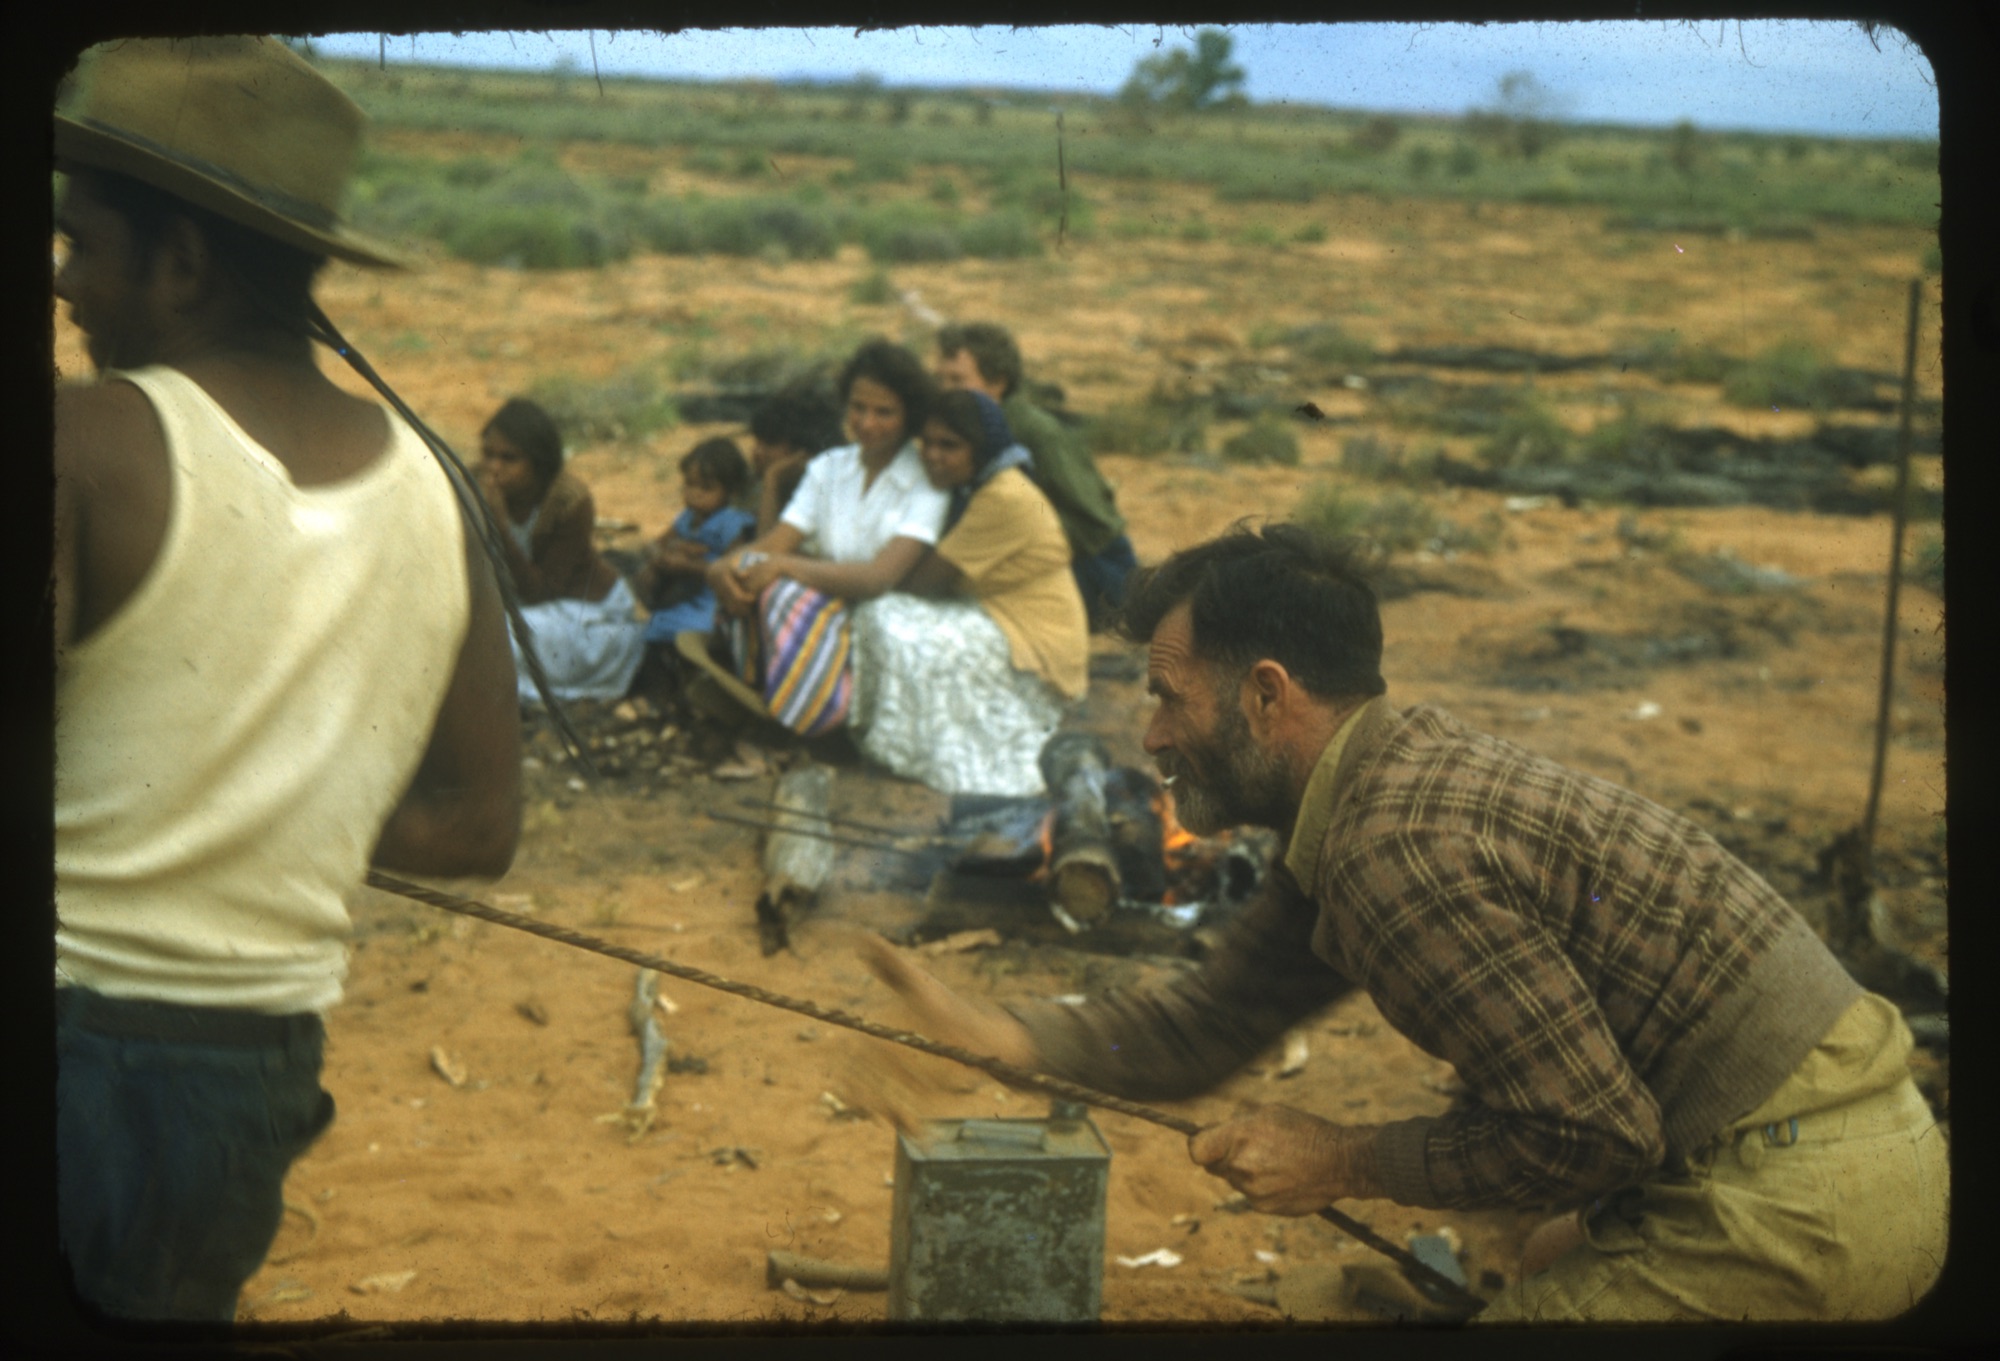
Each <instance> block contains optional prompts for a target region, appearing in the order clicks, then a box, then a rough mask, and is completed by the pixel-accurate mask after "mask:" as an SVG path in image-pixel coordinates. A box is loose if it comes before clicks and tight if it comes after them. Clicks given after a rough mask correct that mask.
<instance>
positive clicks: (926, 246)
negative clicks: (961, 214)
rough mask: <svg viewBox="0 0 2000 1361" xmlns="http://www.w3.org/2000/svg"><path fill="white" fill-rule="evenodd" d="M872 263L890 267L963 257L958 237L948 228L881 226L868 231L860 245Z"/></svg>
mask: <svg viewBox="0 0 2000 1361" xmlns="http://www.w3.org/2000/svg"><path fill="white" fill-rule="evenodd" d="M863 244H864V245H865V246H867V248H868V256H869V258H870V259H872V260H881V261H886V262H889V263H893V264H922V263H926V262H937V261H944V260H956V259H958V258H959V257H960V256H962V255H964V254H965V247H964V246H963V245H961V244H960V243H959V239H958V233H956V232H954V231H953V230H952V229H951V228H949V227H944V226H934V225H933V226H926V225H924V224H922V223H908V224H905V225H902V226H895V225H890V226H883V227H878V228H876V229H875V230H873V231H871V232H870V233H869V234H868V236H867V238H866V240H865V241H864V242H863Z"/></svg>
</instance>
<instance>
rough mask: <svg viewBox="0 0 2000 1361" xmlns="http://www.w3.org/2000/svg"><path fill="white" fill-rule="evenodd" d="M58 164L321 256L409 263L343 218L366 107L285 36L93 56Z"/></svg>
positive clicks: (59, 124) (151, 44)
mask: <svg viewBox="0 0 2000 1361" xmlns="http://www.w3.org/2000/svg"><path fill="white" fill-rule="evenodd" d="M85 59H86V60H87V61H88V62H89V63H90V66H89V70H88V74H87V76H86V77H85V78H86V80H87V81H88V88H87V89H86V92H85V94H84V99H83V104H82V107H81V108H80V109H79V110H78V111H77V113H76V114H75V116H73V117H72V116H68V115H64V114H57V115H56V116H55V153H56V168H57V169H59V170H67V169H97V170H108V171H113V172H115V173H117V174H120V175H128V176H130V177H131V178H133V179H135V180H140V181H143V182H144V183H146V184H150V185H152V186H154V187H155V188H157V189H163V190H165V191H166V192H168V193H170V194H173V195H174V196H176V197H177V198H181V199H185V200H186V201H187V202H189V203H192V204H194V205H196V206H197V207H200V208H205V209H207V210H208V211H210V212H212V213H215V214H216V215H217V216H219V217H224V218H227V219H228V220H229V221H231V222H235V223H238V224H240V225H242V226H245V227H248V228H250V229H251V230H253V231H255V232H258V233H260V234H262V235H264V236H269V237H272V238H274V239H276V240H279V241H282V242H284V243H285V244H286V245H289V246H294V247H297V248H298V249H300V250H303V251H308V252H310V253H312V254H314V255H330V256H333V257H335V258H337V259H341V260H347V261H350V262H352V263H354V264H357V265H368V266H372V267H374V268H377V269H405V268H408V264H409V262H408V261H407V260H406V259H405V258H404V257H402V256H401V255H399V254H398V253H397V252H396V251H395V250H394V249H393V248H391V247H390V246H387V245H385V244H383V243H381V242H377V241H373V240H370V239H369V238H368V237H366V236H364V235H363V234H361V233H359V232H356V231H355V230H353V229H352V228H351V227H349V226H348V225H347V224H346V223H345V222H343V221H342V220H341V217H340V205H341V198H342V196H343V195H344V194H345V192H346V190H347V185H348V182H349V181H350V180H351V179H353V177H354V167H355V163H356V162H357V160H358V159H359V158H360V154H361V134H362V129H363V128H364V127H365V126H366V124H367V115H365V114H364V113H362V112H361V109H360V107H359V106H358V105H356V104H355V102H354V101H353V100H351V99H349V98H348V97H347V96H346V95H345V94H343V93H341V91H340V90H338V89H337V88H335V87H334V85H333V83H332V82H331V81H329V80H327V78H326V77H325V76H323V75H321V74H320V73H319V72H317V71H315V70H313V68H312V67H311V66H310V65H308V64H307V63H306V62H305V61H304V60H303V59H302V58H300V57H299V56H298V55H297V54H296V53H294V52H293V51H291V49H289V48H287V47H286V46H285V45H284V44H283V43H281V42H278V41H277V40H275V39H272V38H262V37H220V38H134V39H129V40H125V41H120V42H112V43H105V44H103V45H101V46H99V47H96V48H93V49H91V51H90V52H89V53H86V54H85Z"/></svg>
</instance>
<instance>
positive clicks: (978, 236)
mask: <svg viewBox="0 0 2000 1361" xmlns="http://www.w3.org/2000/svg"><path fill="white" fill-rule="evenodd" d="M958 241H959V245H960V246H961V247H963V248H964V250H965V253H966V254H967V255H970V256H973V257H975V258H976V259H981V260H1020V259H1025V258H1028V257H1030V256H1035V255H1040V254H1041V253H1042V242H1041V239H1040V238H1039V237H1038V236H1036V235H1035V228H1034V224H1033V223H1031V222H1030V221H1029V220H1028V218H1027V216H1026V215H1025V214H1023V213H1021V212H1019V211H1018V210H1016V209H1012V208H1003V209H1001V210H1000V211H999V212H995V213H982V214H980V215H979V216H978V217H974V218H969V219H967V220H966V221H965V222H964V223H962V224H961V225H960V226H959V228H958Z"/></svg>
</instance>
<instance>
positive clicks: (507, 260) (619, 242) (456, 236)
mask: <svg viewBox="0 0 2000 1361" xmlns="http://www.w3.org/2000/svg"><path fill="white" fill-rule="evenodd" d="M444 244H445V248H446V249H447V250H449V251H450V252H451V253H452V254H453V255H456V256H457V257H458V258H459V259H461V260H470V261H471V262H472V263H473V264H476V265H506V266H510V267H513V268H516V269H585V268H590V267H594V266H597V265H605V264H609V263H611V262H612V261H614V260H623V259H624V258H625V257H626V256H628V255H630V254H631V253H632V245H631V240H630V238H629V237H627V236H626V235H625V234H624V233H623V232H621V231H618V230H616V229H613V228H610V227H607V226H606V225H605V224H603V223H600V222H596V221H591V220H589V219H587V218H583V217H580V216H578V215H577V214H575V213H573V212H571V211H568V210H566V209H564V208H562V207H561V206H559V205H556V204H526V205H513V204H499V205H495V206H492V207H486V208H483V209H480V210H476V211H475V212H474V214H472V215H469V216H466V217H464V218H461V219H460V220H459V221H457V222H455V223H453V224H452V225H451V226H450V227H449V228H448V229H447V230H446V232H445V236H444Z"/></svg>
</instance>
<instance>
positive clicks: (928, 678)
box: [849, 390, 1090, 795]
mask: <svg viewBox="0 0 2000 1361" xmlns="http://www.w3.org/2000/svg"><path fill="white" fill-rule="evenodd" d="M922 452H923V461H924V471H925V473H926V475H927V476H928V477H929V478H930V482H931V485H932V486H934V487H936V488H937V489H938V490H940V491H943V492H947V493H949V495H950V497H951V501H950V508H949V510H948V511H947V512H946V517H945V531H944V534H943V536H942V537H941V538H940V539H939V540H938V542H937V547H936V549H935V550H934V551H933V552H932V553H931V554H930V555H929V556H927V557H926V558H925V559H924V561H923V562H922V563H920V564H919V565H918V567H917V568H916V570H915V571H913V572H912V573H911V574H910V575H909V576H908V577H907V578H905V579H904V581H903V583H902V586H901V587H900V588H899V591H898V592H897V593H893V594H889V595H884V596H880V597H878V598H876V599H874V600H871V601H869V602H867V603H866V604H863V605H861V606H859V607H857V608H856V609H855V611H854V619H853V636H854V643H853V667H854V703H853V709H852V712H851V714H850V716H849V723H850V725H851V726H852V729H853V731H854V734H855V739H856V745H858V746H859V747H860V748H861V750H862V752H863V753H865V754H866V755H867V756H868V757H870V758H871V759H872V760H875V761H877V762H879V763H880V764H882V765H884V766H887V767H888V768H889V769H890V770H892V771H894V772H896V773H897V774H898V775H902V776H906V777H907V778H909V779H913V780H921V781H923V783H925V784H927V785H929V786H931V787H932V788H933V789H938V790H942V791H944V792H945V793H950V794H1012V795H1027V794H1034V793H1037V792H1039V791H1040V790H1041V788H1042V776H1041V771H1040V769H1039V767H1038V765H1037V759H1036V758H1037V757H1038V756H1039V755H1040V753H1041V750H1042V744H1043V743H1044V742H1046V741H1047V740H1048V738H1049V735H1050V734H1051V733H1053V732H1054V731H1055V730H1056V726H1057V724H1058V723H1060V722H1061V721H1062V717H1063V715H1064V713H1065V712H1066V711H1067V710H1068V709H1069V707H1070V706H1071V705H1072V704H1073V703H1074V702H1075V701H1077V700H1079V699H1081V698H1082V697H1083V693H1084V689H1085V686H1086V685H1087V684H1088V662H1089V650H1090V642H1089V626H1088V621H1087V618H1086V615H1085V612H1084V606H1083V598H1082V596H1080V595H1079V594H1078V593H1077V588H1076V577H1075V575H1074V574H1073V573H1072V572H1071V571H1070V550H1069V541H1068V540H1067V539H1066V538H1065V537H1064V535H1063V529H1062V521H1061V519H1060V518H1059V517H1058V516H1057V515H1056V511H1055V507H1054V506H1053V505H1051V504H1050V502H1049V500H1048V498H1047V497H1046V496H1044V495H1043V494H1042V492H1041V490H1040V488H1038V487H1037V486H1036V485H1035V484H1034V482H1033V481H1031V480H1030V479H1029V477H1028V475H1027V472H1026V469H1027V468H1028V467H1029V466H1031V464H1030V461H1029V456H1028V452H1027V450H1025V449H1024V448H1022V447H1021V446H1020V445H1019V444H1016V443H1015V442H1014V437H1013V434H1012V433H1011V432H1010V431H1009V430H1008V428H1007V418H1006V417H1005V416H1004V415H1002V414H1001V411H1000V406H999V404H998V403H997V402H995V401H994V400H993V399H992V398H990V397H988V396H986V395H985V394H984V393H980V392H973V391H969V390H965V391H958V392H950V393H946V394H945V395H944V396H943V397H941V398H939V399H938V402H937V404H936V405H935V406H934V407H933V408H932V410H931V415H930V419H929V420H928V421H927V422H926V423H925V426H924V435H923V446H922Z"/></svg>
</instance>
